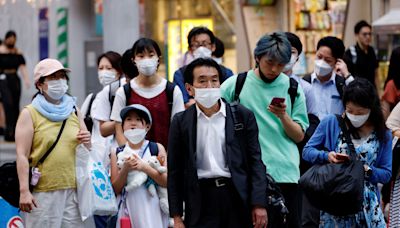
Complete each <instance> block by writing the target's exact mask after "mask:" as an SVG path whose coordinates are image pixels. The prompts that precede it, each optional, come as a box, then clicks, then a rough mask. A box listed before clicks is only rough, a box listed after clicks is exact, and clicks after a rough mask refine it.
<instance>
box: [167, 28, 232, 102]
mask: <svg viewBox="0 0 400 228" xmlns="http://www.w3.org/2000/svg"><path fill="white" fill-rule="evenodd" d="M188 44H189V50H188V53H187V54H186V55H185V56H187V58H188V60H186V61H185V62H188V63H190V62H191V61H193V59H197V58H211V57H212V53H213V52H214V51H215V36H214V33H213V32H212V31H211V30H209V29H208V28H206V27H194V28H192V30H190V32H189V34H188ZM220 67H221V69H222V79H221V84H222V83H223V82H224V81H225V79H227V78H228V77H230V76H232V75H233V72H232V70H230V69H228V68H226V67H224V66H223V65H221V64H220ZM185 68H186V66H183V67H181V68H179V69H178V70H176V71H175V73H174V82H175V83H176V84H177V85H178V86H179V88H180V89H181V90H182V95H183V101H184V102H185V106H186V107H189V106H190V105H192V104H193V103H194V102H195V99H193V97H190V96H189V94H188V92H187V91H186V89H185V83H184V79H183V74H184V71H185Z"/></svg>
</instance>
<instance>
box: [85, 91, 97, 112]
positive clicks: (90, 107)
mask: <svg viewBox="0 0 400 228" xmlns="http://www.w3.org/2000/svg"><path fill="white" fill-rule="evenodd" d="M96 96H97V93H96V94H92V98H90V101H89V107H88V110H87V112H86V115H85V117H86V118H91V116H92V112H91V110H92V105H93V101H94V99H96Z"/></svg>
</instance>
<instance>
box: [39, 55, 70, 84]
mask: <svg viewBox="0 0 400 228" xmlns="http://www.w3.org/2000/svg"><path fill="white" fill-rule="evenodd" d="M59 70H65V71H66V72H71V70H70V69H68V68H64V66H63V65H62V63H60V61H58V60H56V59H43V60H42V61H40V62H39V63H38V64H36V66H35V69H34V70H33V78H34V81H35V84H36V83H37V82H38V81H39V79H40V78H41V77H46V76H49V75H51V74H53V73H55V72H57V71H59Z"/></svg>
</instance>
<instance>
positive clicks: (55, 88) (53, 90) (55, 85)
mask: <svg viewBox="0 0 400 228" xmlns="http://www.w3.org/2000/svg"><path fill="white" fill-rule="evenodd" d="M67 90H68V84H67V80H66V79H59V80H51V81H47V90H45V93H46V94H47V95H49V97H51V98H52V99H54V100H60V99H61V97H62V96H64V94H65V93H66V92H67Z"/></svg>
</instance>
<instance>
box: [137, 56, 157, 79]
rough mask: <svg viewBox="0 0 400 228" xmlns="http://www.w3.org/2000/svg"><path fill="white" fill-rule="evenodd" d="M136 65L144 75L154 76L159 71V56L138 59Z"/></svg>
mask: <svg viewBox="0 0 400 228" xmlns="http://www.w3.org/2000/svg"><path fill="white" fill-rule="evenodd" d="M135 62H136V66H137V68H138V71H139V73H141V74H142V75H144V76H152V75H154V74H155V73H156V71H157V65H158V58H157V57H153V58H150V59H148V58H146V59H141V60H137V61H135Z"/></svg>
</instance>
